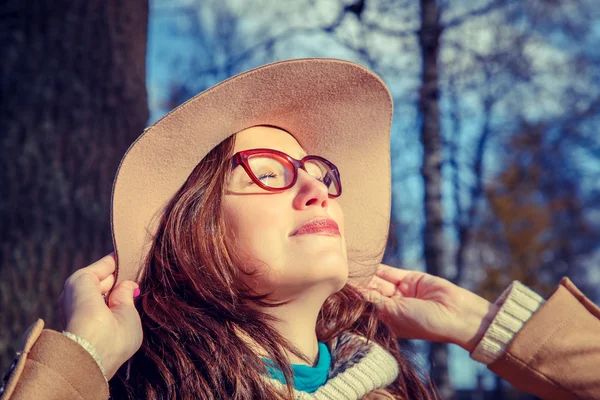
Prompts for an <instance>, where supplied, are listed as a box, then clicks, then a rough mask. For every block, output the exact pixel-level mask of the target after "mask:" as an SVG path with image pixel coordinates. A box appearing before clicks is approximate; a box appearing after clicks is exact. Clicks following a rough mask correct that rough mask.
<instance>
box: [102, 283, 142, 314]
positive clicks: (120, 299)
mask: <svg viewBox="0 0 600 400" xmlns="http://www.w3.org/2000/svg"><path fill="white" fill-rule="evenodd" d="M137 288H139V285H138V284H137V283H135V282H133V281H123V282H119V284H118V285H117V286H115V288H114V289H113V291H112V292H111V294H110V297H109V298H108V307H109V308H110V309H113V308H118V307H133V308H135V305H134V303H133V291H134V290H135V289H137Z"/></svg>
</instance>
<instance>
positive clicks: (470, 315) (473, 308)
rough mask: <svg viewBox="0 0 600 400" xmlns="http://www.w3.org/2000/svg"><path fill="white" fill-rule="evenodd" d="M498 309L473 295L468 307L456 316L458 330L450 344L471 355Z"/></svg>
mask: <svg viewBox="0 0 600 400" xmlns="http://www.w3.org/2000/svg"><path fill="white" fill-rule="evenodd" d="M499 309H500V307H498V306H497V305H495V304H493V303H490V302H489V301H487V300H486V299H484V298H482V297H480V296H477V295H475V294H473V298H472V299H470V301H469V307H468V308H467V309H466V310H464V313H461V315H459V316H458V318H459V321H460V328H459V329H458V331H457V333H456V335H455V337H454V338H453V340H452V343H454V344H456V345H458V346H460V347H462V348H463V349H465V350H467V351H468V352H469V353H471V352H472V351H473V350H474V349H475V347H476V346H477V344H478V343H479V342H480V341H481V339H482V338H483V336H484V335H485V332H486V331H487V329H488V328H489V326H490V324H491V323H492V321H493V320H494V318H495V317H496V315H497V314H498V311H499Z"/></svg>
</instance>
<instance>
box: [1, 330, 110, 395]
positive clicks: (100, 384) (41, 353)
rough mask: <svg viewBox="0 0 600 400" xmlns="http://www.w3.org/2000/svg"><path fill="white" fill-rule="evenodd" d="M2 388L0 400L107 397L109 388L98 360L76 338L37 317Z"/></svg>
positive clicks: (25, 336)
mask: <svg viewBox="0 0 600 400" xmlns="http://www.w3.org/2000/svg"><path fill="white" fill-rule="evenodd" d="M21 348H22V350H21V351H20V352H18V353H17V359H16V360H15V362H13V364H12V365H11V366H10V368H9V371H8V372H7V374H6V376H5V377H4V380H3V382H2V387H1V388H0V400H9V399H10V400H30V399H39V400H58V399H77V400H106V399H108V397H109V390H108V385H107V383H106V380H105V379H104V376H103V375H102V372H101V371H100V368H99V367H98V364H97V363H96V361H95V360H94V359H93V358H92V356H90V354H89V353H88V352H87V351H86V350H85V349H84V348H83V347H81V346H80V345H79V344H77V343H76V342H74V341H73V340H71V339H69V338H67V337H66V336H63V335H62V334H60V333H59V332H56V331H53V330H49V329H44V321H42V320H41V319H38V320H37V322H36V323H34V324H33V325H32V326H31V327H30V328H29V329H28V330H27V332H26V333H25V335H24V341H23V345H22V346H21Z"/></svg>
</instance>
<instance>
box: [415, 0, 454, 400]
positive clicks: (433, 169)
mask: <svg viewBox="0 0 600 400" xmlns="http://www.w3.org/2000/svg"><path fill="white" fill-rule="evenodd" d="M441 33H442V26H441V22H440V9H439V6H438V5H437V3H436V1H435V0H421V29H420V30H419V46H420V50H421V57H422V58H421V59H422V84H421V90H420V94H419V95H420V97H419V109H420V112H421V118H422V125H421V142H422V145H423V165H422V167H421V173H422V174H423V181H424V187H425V193H424V204H425V229H424V237H423V249H424V255H425V265H426V268H427V272H429V273H430V274H433V275H437V276H442V277H445V276H444V275H445V270H444V260H447V257H446V246H445V243H444V232H443V230H444V225H443V215H442V191H441V190H442V163H441V157H442V152H441V140H440V108H439V83H438V55H439V45H440V42H439V41H440V36H441ZM429 358H430V363H431V377H432V378H433V380H434V381H435V383H436V385H437V388H438V390H439V392H440V394H441V397H442V398H443V399H451V398H453V397H454V391H453V389H452V387H451V385H450V380H449V377H448V347H447V346H446V345H445V344H442V343H431V347H430V354H429Z"/></svg>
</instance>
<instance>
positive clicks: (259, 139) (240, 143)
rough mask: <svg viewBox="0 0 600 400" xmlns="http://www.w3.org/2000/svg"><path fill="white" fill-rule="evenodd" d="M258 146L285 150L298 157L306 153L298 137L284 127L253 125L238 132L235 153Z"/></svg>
mask: <svg viewBox="0 0 600 400" xmlns="http://www.w3.org/2000/svg"><path fill="white" fill-rule="evenodd" d="M258 148H262V149H273V150H279V151H283V152H284V153H286V154H288V155H290V156H292V157H294V158H298V159H300V158H302V157H304V156H305V155H306V152H305V151H304V149H303V148H302V146H300V144H299V143H298V141H297V140H296V138H294V137H293V136H292V135H290V134H289V133H288V132H286V131H284V130H283V129H279V128H275V127H271V126H253V127H252V128H248V129H244V130H243V131H240V132H238V133H237V134H236V136H235V146H234V149H233V152H234V153H237V152H238V151H242V150H249V149H258Z"/></svg>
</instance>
